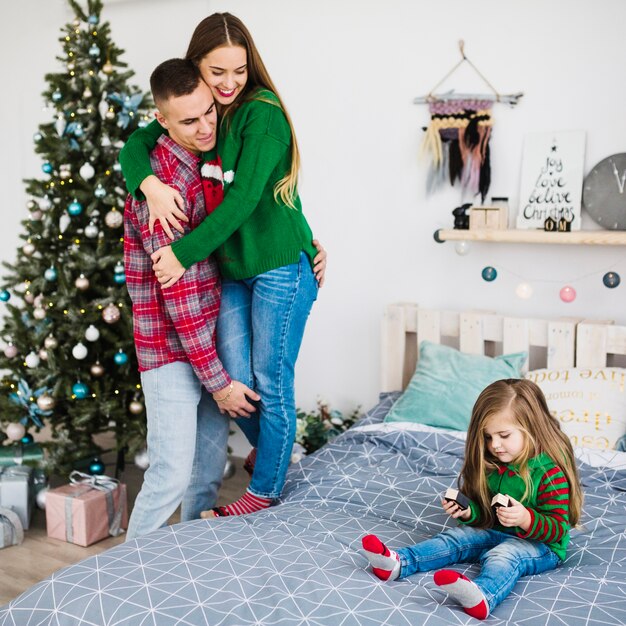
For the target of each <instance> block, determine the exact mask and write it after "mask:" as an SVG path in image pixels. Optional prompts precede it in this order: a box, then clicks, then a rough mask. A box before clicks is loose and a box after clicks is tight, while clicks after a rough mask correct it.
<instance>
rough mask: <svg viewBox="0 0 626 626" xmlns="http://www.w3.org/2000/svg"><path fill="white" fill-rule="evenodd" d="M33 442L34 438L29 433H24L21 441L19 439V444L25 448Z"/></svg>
mask: <svg viewBox="0 0 626 626" xmlns="http://www.w3.org/2000/svg"><path fill="white" fill-rule="evenodd" d="M33 441H35V439H34V437H33V436H32V435H31V434H30V433H26V434H25V435H24V436H23V437H22V438H21V439H20V443H23V444H24V445H25V446H27V445H28V444H30V443H33Z"/></svg>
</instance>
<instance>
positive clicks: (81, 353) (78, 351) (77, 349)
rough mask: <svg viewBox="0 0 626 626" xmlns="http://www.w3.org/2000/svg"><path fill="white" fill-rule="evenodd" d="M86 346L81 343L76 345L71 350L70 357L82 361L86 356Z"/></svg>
mask: <svg viewBox="0 0 626 626" xmlns="http://www.w3.org/2000/svg"><path fill="white" fill-rule="evenodd" d="M87 352H88V350H87V346H86V345H85V344H83V343H77V344H76V345H75V346H74V347H73V348H72V356H73V357H74V358H75V359H77V360H78V361H82V360H83V359H84V358H85V357H86V356H87Z"/></svg>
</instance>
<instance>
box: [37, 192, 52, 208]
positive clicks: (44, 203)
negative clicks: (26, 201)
mask: <svg viewBox="0 0 626 626" xmlns="http://www.w3.org/2000/svg"><path fill="white" fill-rule="evenodd" d="M51 207H52V200H50V198H49V197H48V196H47V195H46V196H44V197H43V198H42V199H41V200H40V201H39V208H40V209H41V210H42V211H47V210H48V209H50V208H51Z"/></svg>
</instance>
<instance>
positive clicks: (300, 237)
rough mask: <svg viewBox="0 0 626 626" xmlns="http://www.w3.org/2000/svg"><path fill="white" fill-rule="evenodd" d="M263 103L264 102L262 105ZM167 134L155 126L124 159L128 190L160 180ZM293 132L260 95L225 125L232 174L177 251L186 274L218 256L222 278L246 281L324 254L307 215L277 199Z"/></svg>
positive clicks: (221, 144)
mask: <svg viewBox="0 0 626 626" xmlns="http://www.w3.org/2000/svg"><path fill="white" fill-rule="evenodd" d="M261 98H262V99H261ZM162 132H164V131H163V127H162V126H161V125H160V124H159V123H158V122H156V120H155V121H154V122H152V123H151V124H150V125H148V126H147V127H145V128H141V129H138V130H136V131H135V132H134V133H133V134H132V135H131V137H130V138H129V140H128V142H127V143H126V145H125V146H124V148H123V149H122V151H121V152H120V164H121V165H122V171H123V173H124V176H125V178H126V185H127V187H128V190H129V191H130V193H132V194H133V195H135V196H137V197H139V196H141V194H140V192H139V185H140V184H141V182H142V181H143V180H144V179H145V178H146V176H149V175H150V174H152V173H153V172H152V169H151V167H150V151H151V150H152V149H153V148H154V146H155V144H156V140H157V139H158V137H159V136H160V135H161V133H162ZM290 146H291V132H290V128H289V124H288V123H287V119H286V117H285V115H284V113H283V111H282V109H281V108H280V104H279V102H278V99H277V98H276V96H275V95H274V94H273V93H272V92H270V91H267V90H259V91H257V92H256V94H254V97H253V99H251V100H249V101H247V102H245V103H243V104H242V105H241V106H240V107H239V108H238V109H237V110H236V111H235V112H234V114H233V115H232V116H228V117H227V118H225V119H223V120H222V123H221V124H220V130H219V134H218V155H219V157H220V160H221V164H222V170H223V172H224V201H223V202H222V203H221V204H220V205H219V206H218V207H217V208H216V209H215V211H213V213H211V215H210V216H208V217H207V218H206V219H205V220H204V221H203V222H202V223H201V224H200V225H199V226H198V227H197V228H195V229H194V230H193V231H192V232H191V233H189V234H188V235H186V236H185V237H183V238H182V239H179V240H178V241H176V242H174V243H173V244H172V250H173V252H174V254H175V255H176V257H177V258H178V260H179V261H180V262H181V263H182V265H183V266H184V267H186V268H187V267H189V266H190V265H192V264H193V263H197V262H198V261H202V260H203V259H206V258H207V257H208V256H209V255H210V254H211V253H215V257H216V259H217V261H218V263H219V265H220V271H221V273H222V276H224V277H226V278H232V279H236V280H238V279H243V278H250V277H252V276H256V275H257V274H262V273H263V272H267V271H269V270H272V269H275V268H277V267H281V266H283V265H289V264H291V263H296V262H297V261H298V259H299V258H300V253H301V252H302V251H304V252H306V253H307V255H308V256H309V260H310V261H311V262H312V259H313V258H314V256H315V255H316V253H317V251H316V249H315V247H314V246H313V245H312V243H311V241H312V239H313V235H312V233H311V229H310V228H309V225H308V224H307V221H306V219H305V217H304V215H303V213H302V206H301V203H300V198H299V197H298V196H296V198H295V207H296V208H295V209H292V208H290V207H288V206H286V205H284V204H283V203H282V202H280V200H279V201H278V202H277V201H276V200H275V199H274V185H275V184H276V182H277V181H279V180H280V179H281V178H282V177H283V176H284V175H285V173H286V172H287V171H288V170H289V167H290V164H291V149H290Z"/></svg>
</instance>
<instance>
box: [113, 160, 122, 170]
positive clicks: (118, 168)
mask: <svg viewBox="0 0 626 626" xmlns="http://www.w3.org/2000/svg"><path fill="white" fill-rule="evenodd" d="M113 171H114V172H121V171H122V165H121V164H120V163H118V162H117V161H116V162H115V163H113Z"/></svg>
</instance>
